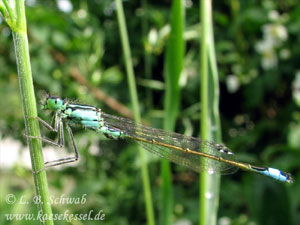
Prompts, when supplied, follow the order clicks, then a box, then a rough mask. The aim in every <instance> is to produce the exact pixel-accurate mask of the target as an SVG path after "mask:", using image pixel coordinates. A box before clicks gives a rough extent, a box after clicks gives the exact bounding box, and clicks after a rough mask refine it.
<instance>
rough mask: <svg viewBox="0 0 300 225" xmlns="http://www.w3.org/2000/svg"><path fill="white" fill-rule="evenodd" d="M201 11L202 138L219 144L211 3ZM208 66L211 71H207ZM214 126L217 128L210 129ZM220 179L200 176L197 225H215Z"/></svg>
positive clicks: (205, 5)
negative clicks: (198, 218)
mask: <svg viewBox="0 0 300 225" xmlns="http://www.w3.org/2000/svg"><path fill="white" fill-rule="evenodd" d="M200 2H201V8H200V14H201V24H202V32H201V33H202V39H201V61H200V64H201V73H200V74H201V138H202V139H205V140H214V141H217V142H220V141H221V140H220V139H221V132H220V119H219V111H218V103H219V86H218V74H217V67H216V58H215V54H214V41H213V31H212V16H211V15H212V8H211V7H212V5H211V1H200ZM208 65H210V70H209V69H208ZM213 127H216V129H212V128H213ZM219 186H220V176H219V175H217V174H212V175H210V174H207V173H202V174H201V175H200V220H199V224H200V225H205V224H212V225H214V224H216V218H217V210H218V204H219Z"/></svg>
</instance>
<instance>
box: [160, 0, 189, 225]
mask: <svg viewBox="0 0 300 225" xmlns="http://www.w3.org/2000/svg"><path fill="white" fill-rule="evenodd" d="M183 33H184V3H183V1H182V0H174V1H172V8H171V31H170V37H169V39H168V44H167V49H166V55H165V64H164V77H165V83H166V90H165V99H164V107H165V110H164V113H165V115H164V129H165V130H169V131H174V128H175V124H176V120H177V116H178V112H179V102H180V85H179V79H180V75H181V72H182V68H183V61H184V49H185V46H184V39H183ZM161 176H162V213H161V216H160V224H164V225H169V224H171V223H172V210H173V188H172V174H171V169H170V162H169V161H168V160H165V159H162V160H161Z"/></svg>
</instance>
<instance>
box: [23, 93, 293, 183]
mask: <svg viewBox="0 0 300 225" xmlns="http://www.w3.org/2000/svg"><path fill="white" fill-rule="evenodd" d="M42 108H43V109H44V110H51V111H53V112H54V120H53V121H54V125H53V126H51V125H50V124H48V123H47V122H46V121H44V120H42V119H41V118H39V117H37V118H36V119H38V120H39V121H40V122H41V123H42V124H43V125H44V126H45V127H47V128H48V129H50V130H51V131H54V132H57V133H58V141H57V142H54V141H53V140H50V139H48V138H44V137H32V136H28V137H29V138H40V139H42V140H43V141H44V142H47V143H50V144H54V145H56V146H59V147H64V145H65V141H64V140H65V139H64V125H65V126H66V128H67V131H68V134H69V136H70V139H71V142H72V146H73V148H74V152H75V155H74V156H73V157H67V158H62V159H58V160H54V161H50V162H46V163H45V167H51V166H56V165H61V164H65V163H69V162H74V161H77V160H78V159H79V154H78V150H77V146H76V142H75V139H74V136H73V133H72V129H71V126H72V125H82V126H83V127H86V128H88V129H91V130H94V131H96V132H99V133H102V134H104V135H105V136H106V137H107V138H110V139H116V140H117V139H132V140H134V141H136V142H138V143H139V144H141V145H142V146H143V147H144V149H146V150H148V151H149V152H152V153H154V154H156V155H158V156H160V157H162V158H165V159H168V160H170V161H172V162H174V163H177V164H179V165H183V166H186V167H189V168H191V169H193V170H195V171H197V172H202V171H208V172H212V173H213V172H218V173H221V174H230V173H233V172H235V171H236V170H237V169H238V168H240V169H242V170H246V171H251V172H255V173H258V174H262V175H265V176H267V177H271V178H273V179H275V180H278V181H282V182H287V183H291V182H292V176H291V175H290V174H289V173H285V172H283V171H281V170H279V169H274V168H270V167H260V166H253V165H250V164H247V163H243V162H238V161H236V160H235V156H234V154H233V152H232V151H231V150H230V149H228V148H227V147H226V146H224V145H222V144H216V143H213V142H210V141H205V140H200V139H198V138H194V137H188V136H185V135H181V134H177V133H173V132H169V131H164V130H161V129H156V128H151V127H147V126H144V125H141V124H136V123H135V122H133V121H132V120H129V119H125V118H121V117H117V116H112V115H109V114H106V113H104V112H102V111H101V109H99V108H96V107H94V106H90V105H81V104H75V103H72V102H70V101H68V100H64V99H62V98H60V97H55V96H49V95H48V96H47V97H46V99H45V101H44V102H43V104H42Z"/></svg>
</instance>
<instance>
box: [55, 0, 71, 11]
mask: <svg viewBox="0 0 300 225" xmlns="http://www.w3.org/2000/svg"><path fill="white" fill-rule="evenodd" d="M57 7H58V8H59V9H60V10H61V11H63V12H65V13H69V12H72V10H73V5H72V3H71V2H70V1H69V0H57Z"/></svg>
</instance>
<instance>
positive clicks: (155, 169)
mask: <svg viewBox="0 0 300 225" xmlns="http://www.w3.org/2000/svg"><path fill="white" fill-rule="evenodd" d="M26 4H27V8H26V10H27V11H26V14H27V15H26V16H27V23H28V35H29V44H30V54H31V63H32V71H33V79H34V84H35V91H36V96H37V98H38V99H37V101H39V100H40V99H41V98H42V96H43V91H47V92H49V93H51V94H55V95H58V96H61V97H64V98H69V99H72V100H76V99H77V101H78V102H80V103H85V104H91V105H95V106H97V107H99V108H101V109H102V110H103V111H105V112H107V113H110V114H114V115H119V116H129V117H130V109H131V104H130V96H129V90H128V86H127V81H126V74H125V68H124V62H123V56H122V50H121V49H122V46H121V41H120V36H119V30H118V23H117V18H116V7H115V4H114V1H110V0H93V1H75V0H74V1H68V0H60V1H59V0H58V1H40V0H28V1H26ZM123 4H124V10H125V15H126V18H127V20H126V23H127V29H128V33H129V38H130V45H131V50H132V57H133V63H134V69H135V74H136V79H137V85H138V86H137V88H138V94H139V103H140V108H141V111H142V118H143V121H144V122H146V123H147V124H149V125H151V126H153V127H156V128H161V127H162V124H163V111H162V109H163V97H164V77H163V67H164V54H165V48H166V44H167V40H168V35H169V32H170V27H169V23H170V17H169V15H170V10H171V9H170V8H171V1H170V0H163V1H148V2H147V4H146V1H145V0H144V1H137V0H131V1H123ZM185 18H186V21H185V33H184V37H185V41H186V52H185V59H184V69H183V73H182V75H181V78H180V86H181V103H180V104H181V106H180V107H181V110H180V114H179V116H178V120H177V124H176V131H177V132H179V133H183V134H186V135H192V136H198V135H199V132H198V131H199V123H200V122H199V112H200V110H201V109H200V104H199V99H200V97H199V96H200V90H199V82H200V76H199V43H200V37H201V34H200V32H199V31H200V23H199V2H198V1H191V0H186V1H185ZM213 20H214V35H215V42H216V43H215V44H216V54H217V61H218V69H219V75H220V112H221V122H222V133H223V141H224V143H226V145H227V146H228V147H229V148H231V149H232V150H233V151H234V152H235V153H236V156H237V158H238V159H239V160H241V161H245V162H249V163H253V164H255V165H266V166H272V167H275V168H280V169H282V170H283V171H287V172H291V173H292V174H293V176H294V183H293V184H292V185H286V184H281V183H277V182H275V181H273V180H271V179H268V178H265V177H262V176H259V175H256V174H252V173H247V172H242V171H239V172H237V173H236V174H234V175H229V176H222V183H221V191H220V203H219V212H218V224H220V225H227V224H249V225H250V224H251V225H252V224H300V191H299V190H300V181H299V178H300V177H299V176H300V173H299V169H300V163H299V162H300V152H299V148H300V113H299V106H300V68H299V57H300V5H299V2H298V1H296V0H285V1H271V0H263V1H261V0H247V1H235V0H228V1H213ZM0 68H1V69H0V96H1V100H0V128H1V129H0V138H1V143H0V147H1V158H0V160H1V177H0V179H1V180H0V190H1V198H0V207H1V217H0V224H32V221H25V220H21V221H16V220H14V221H13V222H9V221H7V219H6V218H5V216H4V215H5V214H6V213H34V214H37V211H38V210H37V207H36V205H35V204H33V203H32V198H33V196H34V187H33V186H34V184H33V178H32V174H31V169H30V166H28V165H30V159H29V152H28V149H27V148H26V141H25V140H24V138H23V136H22V134H23V133H24V121H23V114H22V110H21V108H22V106H21V99H20V92H19V87H18V78H17V70H16V62H15V55H14V48H13V42H12V34H11V31H10V29H9V28H8V26H7V25H6V24H5V23H4V22H3V21H2V20H0ZM39 110H40V109H39ZM39 115H40V116H41V117H42V118H44V119H46V120H48V121H50V116H49V115H47V114H45V113H44V112H42V111H41V110H40V111H39ZM74 131H75V132H74V133H75V138H76V140H77V142H78V146H79V151H80V155H81V158H80V161H79V162H78V163H75V164H73V165H66V166H61V167H60V168H55V169H49V170H48V171H47V175H48V182H49V188H50V195H51V196H52V198H60V197H62V198H69V197H74V198H80V199H82V198H86V202H85V203H84V204H75V203H73V204H61V203H59V204H53V212H54V213H64V212H66V211H67V212H68V213H69V214H76V213H89V212H90V211H91V210H93V211H94V214H96V213H97V212H99V211H100V210H103V213H104V214H105V220H104V221H103V222H102V223H103V224H120V225H122V224H124V225H125V224H145V223H146V219H145V206H144V198H143V197H144V195H143V188H142V181H141V175H140V169H139V168H140V162H139V158H138V157H137V147H136V144H134V143H132V142H127V141H113V140H108V139H106V138H105V137H103V136H99V135H98V134H96V133H94V132H92V131H88V130H84V129H77V128H76V129H75V130H74ZM43 132H46V131H44V130H43ZM44 134H45V135H46V136H49V135H50V134H49V133H44ZM45 151H46V153H48V154H46V157H49V158H51V157H53V155H51V154H53V152H56V153H57V154H58V155H54V158H57V157H60V156H59V154H63V153H62V152H63V150H58V149H54V148H52V147H49V146H47V148H46V150H45ZM147 160H148V163H149V172H150V178H151V188H152V196H153V199H152V200H153V203H154V209H155V214H156V218H158V217H159V213H160V211H161V195H160V192H161V189H160V187H161V177H160V168H159V165H160V164H159V159H158V158H157V157H156V156H152V155H150V154H148V153H147ZM172 172H173V177H172V178H173V185H174V186H173V189H174V190H173V191H174V196H176V198H175V200H174V206H173V222H174V224H176V225H188V224H196V223H197V221H198V214H199V208H198V207H199V206H198V201H199V200H198V189H199V182H198V174H196V173H194V172H193V171H190V170H189V169H186V168H183V167H180V166H176V165H174V164H172ZM9 194H13V195H14V196H15V197H16V200H17V201H16V202H15V203H14V204H8V202H7V196H8V195H9ZM84 194H86V196H85V195H84ZM62 195H64V196H62ZM22 196H23V198H25V199H23V198H22ZM83 196H85V197H83ZM21 199H22V201H21ZM23 200H24V201H25V200H26V201H29V202H30V203H29V204H23V203H24V202H23ZM99 223H101V222H99V221H83V220H82V221H80V220H76V221H71V224H99ZM55 224H70V223H68V222H67V221H64V220H58V221H55Z"/></svg>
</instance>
